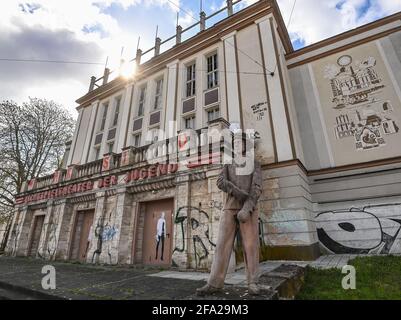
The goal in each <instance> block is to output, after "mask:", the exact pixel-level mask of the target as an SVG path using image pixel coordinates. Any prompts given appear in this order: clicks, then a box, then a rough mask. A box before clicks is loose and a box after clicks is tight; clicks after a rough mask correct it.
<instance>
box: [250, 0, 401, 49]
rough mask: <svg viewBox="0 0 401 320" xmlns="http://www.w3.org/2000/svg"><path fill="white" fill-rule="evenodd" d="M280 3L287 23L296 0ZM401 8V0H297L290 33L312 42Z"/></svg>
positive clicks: (306, 42) (279, 0)
mask: <svg viewBox="0 0 401 320" xmlns="http://www.w3.org/2000/svg"><path fill="white" fill-rule="evenodd" d="M248 2H254V1H251V0H249V1H248ZM278 4H279V6H280V10H281V11H282V14H283V17H284V21H285V22H286V23H287V22H288V21H289V17H290V13H291V9H292V6H293V4H294V2H293V0H278ZM400 10H401V1H394V0H324V1H322V0H302V1H297V3H296V7H295V10H294V13H293V16H292V18H291V24H290V26H289V33H290V37H291V40H292V41H293V42H295V41H298V42H299V43H303V44H305V45H309V44H312V43H315V42H318V41H320V40H323V39H326V38H329V37H331V36H334V35H336V34H339V33H342V32H345V31H348V30H350V29H354V28H356V27H358V26H361V25H363V24H366V23H369V22H372V21H374V20H377V19H380V18H383V17H385V16H388V15H390V14H393V13H396V12H397V11H400Z"/></svg>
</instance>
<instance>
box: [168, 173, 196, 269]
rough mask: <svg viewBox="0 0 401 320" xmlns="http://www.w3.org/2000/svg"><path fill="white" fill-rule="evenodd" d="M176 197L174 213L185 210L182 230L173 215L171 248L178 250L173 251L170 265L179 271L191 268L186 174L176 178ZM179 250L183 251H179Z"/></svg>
mask: <svg viewBox="0 0 401 320" xmlns="http://www.w3.org/2000/svg"><path fill="white" fill-rule="evenodd" d="M176 195H177V196H176V197H175V208H176V211H180V209H182V208H187V209H186V219H185V221H184V230H182V229H181V226H182V224H181V223H180V221H179V220H180V217H178V220H177V216H176V215H175V221H174V232H173V234H174V239H173V248H179V250H174V249H173V250H174V252H173V256H172V263H173V266H178V267H179V268H180V269H188V268H190V266H191V258H190V257H191V248H190V246H189V245H188V244H189V243H190V242H191V241H190V238H191V228H190V225H189V224H190V221H191V210H190V209H189V206H190V197H191V185H190V178H189V175H188V174H187V175H182V176H179V177H177V186H176ZM181 248H182V249H183V251H181V250H180V249H181Z"/></svg>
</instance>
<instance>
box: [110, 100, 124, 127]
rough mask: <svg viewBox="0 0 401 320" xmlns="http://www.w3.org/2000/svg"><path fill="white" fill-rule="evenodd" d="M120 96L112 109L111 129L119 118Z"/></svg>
mask: <svg viewBox="0 0 401 320" xmlns="http://www.w3.org/2000/svg"><path fill="white" fill-rule="evenodd" d="M121 101H122V96H119V97H117V98H116V105H115V108H114V119H113V126H112V128H114V127H116V126H117V125H118V118H119V117H120V111H121Z"/></svg>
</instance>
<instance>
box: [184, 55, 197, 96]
mask: <svg viewBox="0 0 401 320" xmlns="http://www.w3.org/2000/svg"><path fill="white" fill-rule="evenodd" d="M189 69H191V70H190V72H191V73H190V75H191V76H190V77H189ZM188 89H189V90H188ZM188 93H189V94H188ZM194 96H196V61H193V62H190V63H188V64H186V65H185V99H187V98H192V97H194Z"/></svg>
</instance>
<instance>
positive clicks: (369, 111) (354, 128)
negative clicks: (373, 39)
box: [324, 54, 400, 151]
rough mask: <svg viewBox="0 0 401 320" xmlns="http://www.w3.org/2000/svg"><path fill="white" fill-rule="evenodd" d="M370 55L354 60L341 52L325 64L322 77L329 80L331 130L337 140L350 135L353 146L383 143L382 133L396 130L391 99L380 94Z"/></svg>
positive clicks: (362, 147) (380, 82) (380, 80)
mask: <svg viewBox="0 0 401 320" xmlns="http://www.w3.org/2000/svg"><path fill="white" fill-rule="evenodd" d="M376 66H377V59H376V58H375V57H372V56H368V57H365V58H364V59H362V61H357V60H355V61H354V58H353V57H352V56H351V55H348V54H347V55H342V56H340V57H339V58H338V59H337V63H336V64H332V63H330V64H327V65H326V66H325V68H324V78H325V79H328V80H329V82H330V88H331V92H332V97H333V100H332V102H333V107H332V108H333V109H334V110H337V111H339V113H338V114H337V115H336V118H335V121H336V123H335V124H334V131H335V136H336V138H337V140H342V139H348V138H353V139H354V140H355V148H356V150H362V151H363V150H370V149H373V148H377V147H380V146H383V145H385V144H386V136H389V135H393V134H396V133H398V132H399V131H400V129H399V127H398V125H397V122H396V120H395V119H394V115H393V111H394V109H393V106H392V103H391V101H389V100H387V99H386V98H385V96H384V94H383V89H384V88H385V87H386V85H385V84H384V81H383V78H382V76H381V75H380V74H379V72H378V70H377V68H376Z"/></svg>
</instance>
